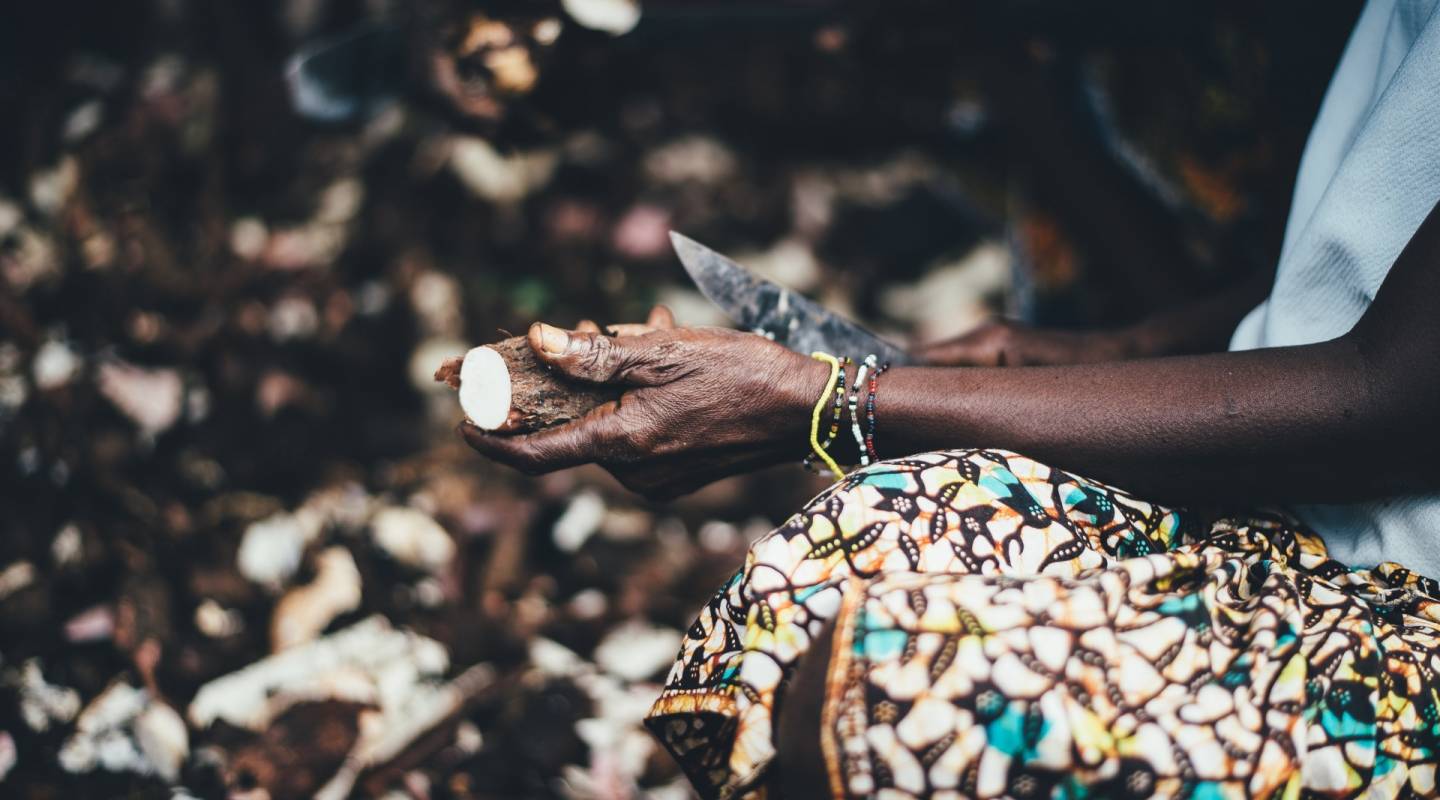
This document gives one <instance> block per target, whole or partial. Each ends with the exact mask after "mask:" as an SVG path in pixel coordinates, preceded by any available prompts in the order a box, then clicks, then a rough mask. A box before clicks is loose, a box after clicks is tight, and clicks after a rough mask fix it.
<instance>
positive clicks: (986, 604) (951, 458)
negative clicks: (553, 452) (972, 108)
mask: <svg viewBox="0 0 1440 800" xmlns="http://www.w3.org/2000/svg"><path fill="white" fill-rule="evenodd" d="M1420 590H1424V591H1423V592H1422V591H1420ZM1434 594H1435V589H1434V586H1433V584H1431V583H1430V582H1427V581H1424V580H1423V579H1416V578H1414V577H1413V576H1409V575H1407V574H1406V573H1404V571H1403V570H1397V569H1396V568H1394V567H1385V568H1380V569H1376V570H1367V571H1351V570H1347V569H1346V568H1344V567H1343V566H1342V565H1339V564H1337V563H1335V562H1333V561H1329V560H1328V559H1326V557H1325V555H1324V547H1323V544H1322V543H1320V542H1319V540H1318V539H1316V538H1315V537H1314V536H1312V535H1309V534H1306V533H1305V532H1303V531H1300V530H1297V529H1296V528H1295V526H1294V525H1293V523H1289V522H1288V521H1286V520H1284V519H1283V518H1281V517H1279V516H1275V515H1270V516H1265V517H1258V516H1257V517H1253V518H1243V519H1239V518H1230V519H1222V520H1220V521H1207V520H1202V519H1199V518H1198V516H1196V515H1192V514H1190V513H1188V512H1185V511H1182V510H1176V509H1168V508H1164V507H1161V506H1158V505H1155V504H1150V503H1145V502H1143V501H1139V500H1136V499H1135V498H1132V497H1130V496H1128V495H1126V494H1125V493H1123V492H1120V491H1117V490H1114V489H1112V488H1109V487H1106V486H1103V485H1101V484H1097V483H1093V482H1089V481H1085V480H1083V479H1080V478H1077V477H1075V476H1073V475H1070V474H1068V473H1065V472H1063V471H1059V470H1053V469H1051V468H1049V467H1046V466H1044V465H1041V464H1038V463H1036V462H1034V461H1032V460H1030V459H1026V458H1024V457H1021V456H1017V455H1015V454H1012V453H1005V452H1000V451H954V452H943V453H927V454H922V455H920V456H915V457H912V458H908V459H900V460H895V461H888V462H882V463H881V464H877V465H874V466H872V467H870V468H867V469H865V470H861V471H858V472H856V473H854V474H852V475H851V476H849V477H848V478H847V479H846V480H844V481H841V482H840V483H838V484H836V486H834V487H832V488H831V489H829V490H827V491H826V492H825V493H823V494H821V495H820V496H819V497H817V498H816V499H815V500H814V501H813V502H812V503H810V504H809V505H808V506H807V507H806V509H805V510H804V511H802V512H801V513H799V514H797V515H796V516H795V517H793V518H792V519H791V520H789V521H788V522H787V523H786V524H785V525H783V526H781V527H780V528H778V529H776V530H775V531H774V532H772V533H771V534H769V535H768V536H766V537H764V538H763V539H761V540H760V541H759V542H757V543H756V544H755V546H754V547H752V549H751V552H750V555H749V557H748V558H747V561H746V564H745V567H744V568H742V569H741V570H740V572H738V573H737V574H736V576H735V578H734V579H732V581H730V582H729V583H728V584H727V585H726V586H725V587H723V588H722V589H721V591H720V592H718V593H717V595H716V597H715V598H714V599H713V600H712V601H711V602H710V603H709V604H708V605H707V607H706V608H705V609H704V610H703V611H702V613H701V615H700V617H699V618H698V619H697V620H696V623H695V625H693V626H692V627H691V629H690V631H689V634H688V636H687V639H686V642H685V645H684V647H683V648H682V652H681V654H680V656H679V658H678V659H677V662H676V665H675V668H674V669H673V670H672V672H671V675H670V678H669V680H668V681H667V686H666V690H665V692H664V694H663V695H662V696H661V698H660V699H659V700H658V701H657V703H656V705H655V708H654V709H653V710H652V712H651V716H650V719H649V720H648V722H649V724H650V725H651V728H652V730H654V731H655V733H656V735H657V736H658V737H659V738H660V739H661V741H662V742H664V743H665V744H666V746H667V747H668V748H669V749H670V750H671V752H672V753H673V754H675V755H676V757H677V758H678V759H679V760H680V761H681V763H682V765H683V766H684V767H685V768H686V771H687V773H688V774H690V776H691V778H692V780H694V781H695V782H696V784H697V787H698V788H700V790H701V792H702V793H703V794H706V795H707V796H708V795H720V796H741V795H745V794H749V793H752V792H762V791H763V790H764V789H765V788H766V787H767V786H768V785H770V784H771V783H772V779H773V777H774V776H773V774H772V772H773V770H771V769H770V767H771V762H772V759H773V757H774V755H775V746H774V739H775V736H774V734H773V731H774V728H775V720H776V712H777V708H778V709H779V710H780V711H781V712H782V713H783V712H785V711H786V709H785V702H786V691H787V689H788V688H789V683H790V680H791V676H792V675H793V674H794V672H795V670H796V667H797V665H798V664H799V663H800V660H801V658H802V656H805V657H806V658H807V659H810V660H812V661H813V660H817V659H818V660H821V663H825V662H824V659H825V658H826V657H827V655H828V657H829V661H828V664H825V667H824V668H823V673H824V674H825V675H826V680H825V684H826V685H825V699H824V703H823V709H824V712H823V715H822V716H823V724H822V726H821V734H822V737H823V738H824V740H825V741H824V743H825V753H826V760H827V763H828V770H827V771H828V773H829V776H828V777H829V780H830V782H831V783H832V786H833V788H834V789H835V790H837V791H842V792H845V793H847V794H849V795H851V796H869V795H877V796H890V797H895V798H899V797H910V796H925V795H929V794H937V795H938V793H940V792H957V793H958V795H959V796H1000V795H1006V794H1008V795H1010V796H1065V797H1076V796H1083V795H1090V796H1095V795H1096V794H1097V793H1098V794H1100V795H1104V796H1116V795H1117V794H1135V795H1138V796H1149V795H1150V794H1152V793H1154V794H1158V795H1160V796H1178V795H1187V796H1196V795H1198V796H1206V795H1207V794H1211V795H1214V796H1222V795H1224V796H1228V795H1231V794H1239V795H1258V794H1265V793H1267V792H1269V791H1271V790H1285V789H1288V790H1289V791H1292V792H1293V791H1295V790H1298V789H1300V788H1302V787H1305V788H1310V789H1314V790H1318V791H1324V792H1331V791H1337V790H1338V791H1340V792H1341V793H1342V794H1344V793H1355V792H1358V791H1360V790H1363V789H1364V788H1366V787H1369V788H1370V789H1380V790H1381V791H1380V793H1379V794H1378V796H1399V795H1400V794H1401V793H1400V791H1399V789H1398V787H1399V786H1401V785H1404V784H1407V783H1408V784H1409V785H1410V791H1412V792H1413V793H1415V794H1424V793H1426V792H1427V791H1433V790H1434V789H1433V781H1434V777H1433V767H1425V766H1423V765H1422V764H1423V763H1424V762H1429V763H1433V760H1434V757H1435V754H1434V751H1433V749H1431V748H1434V747H1435V746H1436V745H1437V740H1436V731H1440V728H1437V727H1436V725H1437V723H1440V705H1437V704H1436V696H1435V693H1434V691H1433V689H1434V688H1436V681H1435V679H1434V677H1433V675H1434V673H1433V670H1434V669H1436V668H1437V667H1440V659H1437V640H1436V638H1435V637H1436V634H1437V631H1440V628H1437V627H1436V625H1435V621H1436V620H1437V619H1440V612H1437V608H1440V606H1437V605H1436V604H1435V603H1434V601H1433V600H1431V599H1430V598H1431V597H1432V596H1433V595H1434ZM831 620H834V624H835V647H834V648H833V650H831V651H830V653H829V654H826V653H815V654H812V655H810V656H806V653H807V652H808V651H809V650H810V649H811V647H810V645H811V641H812V640H813V638H814V637H816V636H817V635H819V634H820V633H821V632H822V630H823V629H824V628H825V626H826V624H827V622H830V621H831ZM812 669H813V667H812ZM1431 715H1433V716H1434V717H1435V719H1433V720H1430V719H1429V717H1430V716H1431ZM1427 720H1429V721H1427ZM793 728H794V726H793V725H787V730H788V729H793ZM801 729H803V726H802V727H801ZM812 730H813V728H812ZM787 749H788V748H787ZM787 762H788V759H787ZM1390 784H1394V785H1395V787H1396V791H1387V790H1386V787H1387V786H1389V785H1390Z"/></svg>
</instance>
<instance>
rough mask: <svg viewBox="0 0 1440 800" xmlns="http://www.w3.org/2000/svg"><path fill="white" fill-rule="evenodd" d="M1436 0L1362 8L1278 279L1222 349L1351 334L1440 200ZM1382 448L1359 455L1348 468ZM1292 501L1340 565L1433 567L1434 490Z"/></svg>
mask: <svg viewBox="0 0 1440 800" xmlns="http://www.w3.org/2000/svg"><path fill="white" fill-rule="evenodd" d="M1437 4H1440V0H1370V2H1369V3H1368V4H1367V5H1366V6H1365V10H1364V11H1363V12H1362V13H1361V14H1360V19H1359V21H1358V22H1356V24H1355V31H1354V32H1353V33H1351V34H1350V41H1349V43H1348V44H1347V45H1346V46H1345V53H1344V55H1342V56H1341V58H1340V65H1339V66H1338V67H1337V68H1336V70H1335V77H1334V78H1332V79H1331V82H1330V87H1329V89H1327V90H1326V92H1325V99H1324V101H1323V102H1322V103H1321V105H1320V114H1319V116H1318V117H1316V119H1315V127H1314V128H1313V129H1312V130H1311V131H1310V138H1309V140H1308V141H1307V142H1306V144H1305V153H1304V155H1303V156H1302V158H1301V159H1300V173H1299V176H1298V177H1297V179H1296V181H1295V195H1294V198H1293V200H1292V202H1291V208H1290V218H1289V220H1288V221H1287V222H1286V226H1285V241H1284V244H1283V246H1282V248H1281V251H1280V263H1279V266H1278V267H1277V269H1276V273H1275V286H1274V288H1273V289H1272V290H1271V292H1270V297H1269V298H1268V299H1267V300H1266V301H1265V302H1264V303H1262V304H1260V306H1259V307H1258V308H1256V309H1255V310H1253V311H1251V312H1250V313H1249V314H1248V315H1247V316H1246V317H1245V319H1244V320H1242V321H1241V323H1240V325H1239V327H1238V328H1236V329H1235V334H1234V336H1233V337H1232V338H1231V340H1230V349H1231V350H1251V349H1255V348H1260V347H1279V346H1284V345H1298V344H1310V343H1314V342H1322V341H1325V340H1327V339H1333V338H1335V337H1337V336H1341V335H1343V334H1344V333H1346V332H1347V331H1349V330H1350V328H1351V327H1352V326H1353V325H1354V324H1355V323H1356V321H1358V320H1359V319H1360V316H1361V315H1362V314H1364V313H1365V309H1366V308H1368V307H1369V305H1370V302H1371V300H1373V299H1374V298H1375V292H1376V290H1377V289H1379V288H1380V283H1381V282H1382V281H1384V280H1385V275H1386V273H1388V272H1389V271H1390V267H1391V265H1393V264H1394V263H1395V259H1396V257H1397V256H1399V255H1400V251H1401V250H1402V249H1404V247H1405V245H1406V243H1407V242H1409V241H1410V237H1411V236H1412V235H1414V233H1415V231H1416V229H1417V228H1419V227H1420V223H1421V222H1422V221H1423V220H1424V219H1425V216H1426V215H1427V214H1428V213H1429V212H1430V209H1431V208H1432V207H1433V206H1434V205H1435V203H1436V200H1437V199H1440V14H1437V13H1436V6H1437ZM1435 268H1436V269H1440V264H1437V265H1435ZM1436 299H1437V300H1440V298H1436ZM1436 366H1437V368H1440V353H1437V354H1436ZM1414 446H1415V447H1431V448H1433V447H1435V446H1436V443H1434V442H1430V443H1426V442H1418V441H1417V442H1415V443H1414ZM1384 457H1385V454H1384V453H1383V452H1378V453H1363V454H1362V453H1357V454H1356V456H1355V462H1354V463H1353V464H1352V465H1351V466H1350V467H1349V469H1352V470H1355V471H1357V472H1358V471H1361V470H1365V469H1368V468H1369V464H1368V463H1367V462H1368V461H1369V460H1370V459H1376V458H1384ZM1294 510H1295V513H1296V514H1297V515H1298V516H1299V517H1300V519H1301V520H1302V521H1304V522H1305V523H1307V524H1309V525H1310V526H1312V527H1313V528H1315V530H1316V531H1318V532H1319V533H1320V535H1321V536H1323V537H1324V539H1325V543H1326V545H1327V546H1328V547H1329V549H1330V554H1331V555H1332V556H1333V557H1334V558H1337V559H1339V560H1340V561H1342V562H1345V563H1346V564H1349V565H1351V566H1372V565H1374V564H1376V563H1379V562H1382V561H1396V562H1399V563H1400V564H1403V565H1404V566H1406V567H1409V568H1410V569H1412V570H1414V571H1416V572H1419V573H1421V574H1424V575H1427V576H1430V577H1435V578H1440V494H1428V495H1410V496H1399V497H1394V498H1390V499H1386V500H1381V501H1376V502H1368V503H1351V504H1346V505H1311V506H1301V507H1298V508H1296V509H1294Z"/></svg>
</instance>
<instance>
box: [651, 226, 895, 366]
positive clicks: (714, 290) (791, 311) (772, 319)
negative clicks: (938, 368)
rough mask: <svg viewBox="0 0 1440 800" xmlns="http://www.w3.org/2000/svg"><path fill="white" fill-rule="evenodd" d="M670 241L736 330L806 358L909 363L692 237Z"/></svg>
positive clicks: (676, 236)
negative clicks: (870, 356)
mask: <svg viewBox="0 0 1440 800" xmlns="http://www.w3.org/2000/svg"><path fill="white" fill-rule="evenodd" d="M670 243H671V244H672V245H673V246H674V247H675V254H676V255H678V256H679V257H680V263H681V264H683V265H685V271H686V272H688V273H690V278H691V279H692V280H694V281H695V285H696V286H698V287H700V291H701V293H703V294H704V295H705V296H706V297H707V298H709V299H710V302H712V303H714V304H715V305H716V306H719V308H720V310H721V311H724V312H725V314H726V315H727V316H728V317H730V319H732V320H734V321H735V324H736V325H739V326H740V327H741V328H744V329H746V330H749V331H752V332H754V333H758V334H760V335H761V336H765V337H767V338H769V339H772V340H774V341H776V342H778V343H780V344H782V345H784V346H786V347H788V348H790V349H791V350H795V351H797V352H800V353H805V354H806V355H809V354H810V353H812V352H814V351H816V350H821V351H824V352H827V353H833V354H835V355H847V356H850V357H851V358H863V357H864V356H866V355H868V354H870V353H874V354H875V356H876V358H878V359H879V360H880V362H881V363H884V362H886V361H888V362H890V363H891V364H894V365H896V366H900V365H902V364H910V363H913V361H914V360H913V359H912V358H911V356H910V354H909V353H908V352H906V351H905V349H904V348H902V347H900V346H898V345H895V344H891V343H890V342H887V341H885V340H884V339H881V338H880V337H879V336H876V335H875V334H873V333H871V332H870V331H868V330H865V329H864V328H863V327H861V326H860V325H858V324H857V323H854V322H851V321H850V320H848V319H845V318H844V317H842V316H840V315H839V314H836V313H835V312H833V311H830V310H829V309H827V308H825V307H824V306H822V305H820V304H819V303H816V302H815V301H813V300H811V299H810V298H808V297H806V296H805V295H802V294H800V293H799V292H795V291H791V290H790V289H787V288H785V287H783V286H781V285H779V284H777V283H775V282H774V281H769V280H766V279H764V278H761V277H759V276H758V275H755V274H754V273H752V272H751V271H750V270H748V269H746V268H745V267H742V266H740V265H739V264H737V263H735V262H734V261H731V260H730V259H728V258H726V257H725V256H723V255H720V254H719V253H717V252H715V251H714V250H711V249H710V248H708V247H706V246H705V245H703V244H700V243H699V242H697V241H695V240H694V239H691V238H689V237H686V236H683V235H681V234H679V233H676V232H675V231H671V232H670Z"/></svg>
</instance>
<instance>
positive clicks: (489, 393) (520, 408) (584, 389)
mask: <svg viewBox="0 0 1440 800" xmlns="http://www.w3.org/2000/svg"><path fill="white" fill-rule="evenodd" d="M435 380H437V381H440V382H442V383H445V384H448V385H449V386H450V387H451V388H452V389H458V390H459V391H460V408H461V409H463V410H464V412H465V416H466V417H467V418H469V420H470V421H471V422H473V423H475V425H476V427H479V428H481V429H483V430H487V431H493V430H500V431H506V432H515V433H522V432H525V431H534V430H540V429H542V428H549V427H552V426H554V425H561V424H564V423H566V422H569V421H570V420H573V419H578V418H580V417H582V416H584V415H585V413H586V412H588V411H590V410H591V409H593V408H595V407H596V406H599V405H602V404H604V403H606V402H609V401H611V400H614V399H616V398H617V397H619V396H620V393H619V391H618V390H616V389H613V388H606V387H600V386H592V385H589V384H585V383H579V382H577V381H572V380H568V379H566V378H564V377H562V376H560V375H558V374H556V373H555V372H554V371H552V370H551V369H550V368H549V367H548V366H546V365H545V364H544V363H543V362H541V361H540V359H538V358H536V356H535V351H533V350H531V349H530V343H529V342H528V341H527V340H526V338H525V337H524V336H515V337H512V338H509V339H506V340H504V341H502V342H496V343H495V344H489V345H483V346H481V347H475V348H471V350H470V351H469V352H467V353H466V354H465V355H464V356H454V357H452V358H447V359H445V361H444V362H443V363H441V365H440V368H439V369H438V370H436V371H435Z"/></svg>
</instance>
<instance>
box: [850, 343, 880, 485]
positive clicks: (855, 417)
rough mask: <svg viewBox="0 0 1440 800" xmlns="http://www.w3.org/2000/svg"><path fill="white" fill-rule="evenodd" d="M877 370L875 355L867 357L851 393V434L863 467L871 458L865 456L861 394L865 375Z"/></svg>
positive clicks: (856, 376) (857, 373)
mask: <svg viewBox="0 0 1440 800" xmlns="http://www.w3.org/2000/svg"><path fill="white" fill-rule="evenodd" d="M873 369H875V354H874V353H871V354H870V355H868V356H865V361H864V363H862V364H861V365H860V369H859V370H858V371H857V372H856V373H855V386H854V387H853V388H852V389H851V391H850V433H851V435H853V436H854V437H855V447H856V449H858V450H859V451H860V464H861V466H865V465H868V464H869V463H870V458H869V457H868V456H867V455H866V454H865V436H864V435H863V434H861V433H860V415H859V414H858V413H857V411H858V410H859V406H860V393H861V392H863V391H865V373H866V372H869V371H870V370H873Z"/></svg>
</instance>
